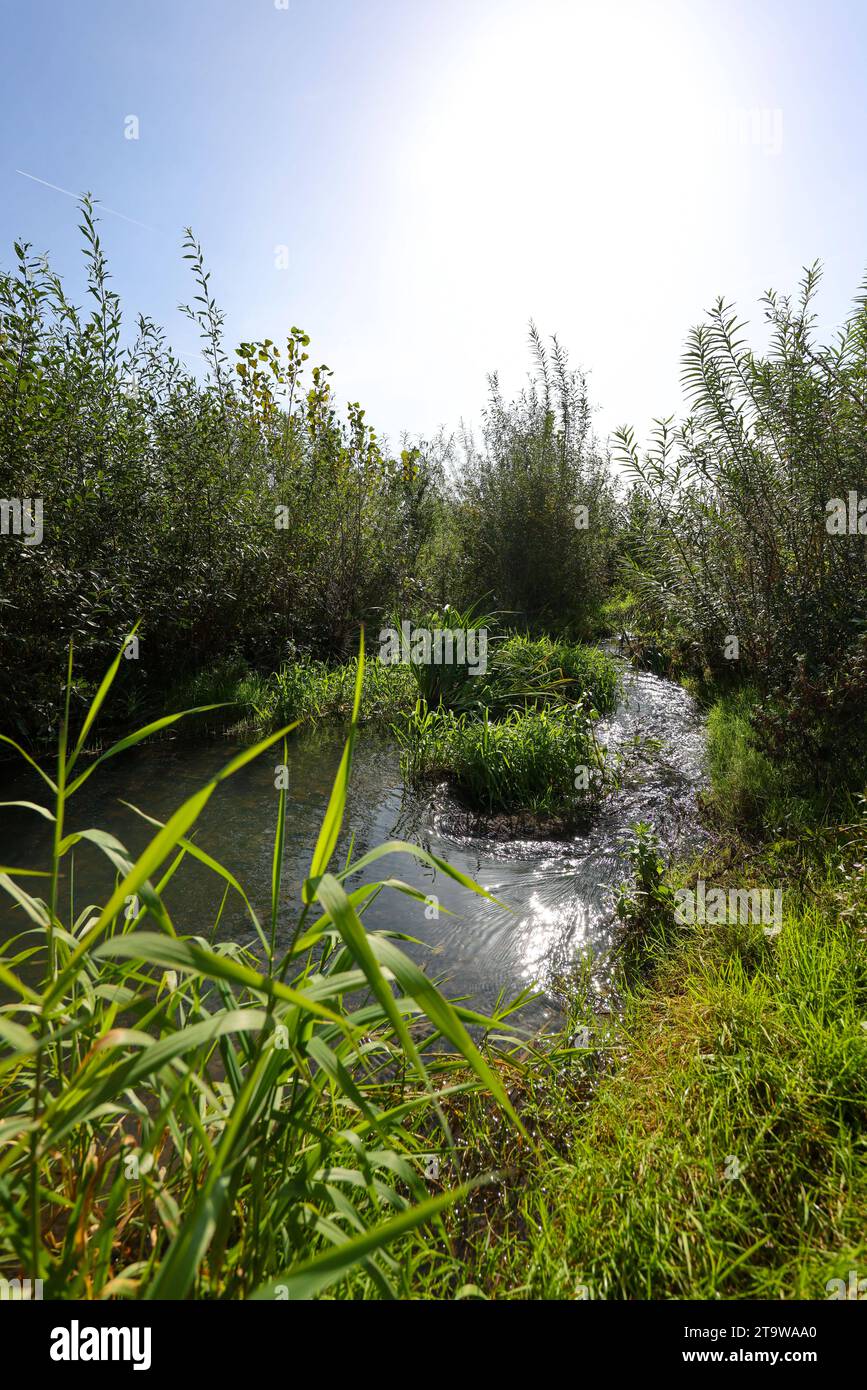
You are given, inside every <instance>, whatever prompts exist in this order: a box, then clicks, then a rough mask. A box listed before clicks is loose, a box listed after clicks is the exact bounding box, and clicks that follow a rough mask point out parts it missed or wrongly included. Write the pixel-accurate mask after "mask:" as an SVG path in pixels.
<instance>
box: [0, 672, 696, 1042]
mask: <svg viewBox="0 0 867 1390" xmlns="http://www.w3.org/2000/svg"><path fill="white" fill-rule="evenodd" d="M620 664H621V666H622V677H623V697H622V699H621V702H620V704H619V707H618V709H617V711H616V712H615V713H614V714H613V715H612V716H610V717H609V718H606V719H603V720H601V721H600V722H599V724H598V725H597V730H596V732H597V738H598V739H599V741H600V742H601V743H604V744H606V745H607V747H608V748H609V749H610V750H611V751H612V752H618V751H619V752H620V753H622V754H623V755H624V757H625V760H626V762H625V767H626V773H625V777H624V781H623V785H622V786H621V787H620V788H619V789H618V790H616V791H614V792H612V793H610V794H609V795H608V797H607V798H606V800H605V802H604V803H603V807H602V811H601V814H600V816H599V817H598V819H597V821H596V822H595V824H594V825H593V827H592V829H591V830H590V831H589V832H588V833H585V834H581V835H576V836H574V837H573V838H569V839H565V840H563V839H561V840H557V841H540V840H527V841H522V840H507V841H504V840H500V841H496V840H492V839H489V838H486V837H484V836H483V835H473V834H461V833H457V832H456V831H455V829H454V827H455V825H456V823H459V819H458V818H456V817H455V815H454V806H453V803H452V801H451V798H450V797H449V794H448V791H447V789H446V788H445V787H431V788H429V789H427V790H425V791H424V792H423V793H421V794H418V793H415V792H412V791H410V790H409V789H407V788H405V787H404V784H403V781H402V778H401V775H400V766H399V756H398V751H397V749H396V748H395V746H394V743H393V741H392V740H391V739H390V738H389V737H388V735H386V734H383V733H382V732H380V731H374V730H372V729H362V730H360V732H359V736H358V739H357V742H356V751H355V760H354V765H353V772H352V782H351V787H350V796H349V804H348V811H347V816H346V820H345V823H344V827H343V831H342V833H341V837H340V841H339V845H338V853H337V859H338V861H339V863H340V864H341V865H342V863H343V861H344V860H345V857H346V854H347V851H348V850H349V846H350V841H352V845H353V857H354V858H358V857H360V856H361V854H363V853H364V852H365V851H366V850H368V849H372V848H373V847H374V846H375V845H377V844H379V843H381V842H382V841H384V840H388V839H392V838H399V839H405V840H409V841H411V842H412V843H414V844H418V845H421V846H423V847H424V848H425V849H427V850H429V851H430V852H432V853H433V854H435V855H437V856H438V857H439V858H442V859H446V860H448V861H449V862H450V863H451V864H452V865H454V866H455V867H456V868H459V869H461V870H463V871H464V872H465V873H467V874H469V875H470V876H471V877H472V878H474V879H475V880H476V881H477V882H478V883H481V884H482V885H484V887H486V888H487V889H488V890H489V892H491V893H493V894H494V895H495V896H496V897H497V898H498V899H499V900H500V901H501V902H502V903H503V904H505V905H506V907H505V908H499V907H497V906H495V905H494V904H492V903H490V902H488V901H486V900H485V899H482V898H479V897H477V896H475V895H472V894H470V893H469V892H467V891H466V890H465V889H463V888H461V887H460V886H459V885H457V884H455V883H454V882H453V881H452V880H451V879H449V878H447V877H446V876H445V875H443V874H442V873H441V872H439V871H437V870H434V869H432V868H430V867H428V866H427V865H425V864H423V863H421V862H420V861H419V860H417V859H415V858H413V857H412V856H410V855H407V854H401V855H388V856H386V857H384V858H383V859H381V860H378V861H377V862H376V863H375V864H373V865H372V866H371V867H370V868H369V869H368V870H367V871H365V874H364V876H365V877H366V878H368V879H370V880H375V879H380V878H385V877H388V876H389V875H393V876H394V877H396V878H400V879H402V880H404V881H405V882H408V883H410V884H412V885H413V886H414V887H416V888H419V889H421V891H422V892H424V893H425V894H426V895H428V896H433V895H435V897H436V898H437V899H438V904H439V915H438V916H437V915H435V913H434V912H433V910H432V909H431V908H430V907H429V908H428V910H427V912H426V911H425V907H424V905H423V904H422V903H419V902H416V901H414V900H412V899H410V898H408V897H406V895H404V894H400V893H395V892H392V891H387V892H384V893H381V894H380V895H379V896H378V898H377V899H376V900H375V901H374V902H373V904H372V905H371V906H370V908H369V910H368V911H367V912H366V913H365V922H366V924H367V926H368V928H369V929H373V930H376V929H383V928H391V929H396V930H400V931H402V932H406V933H407V934H409V935H410V936H413V937H416V938H417V939H418V942H419V944H417V945H413V944H411V945H409V946H407V948H406V949H407V950H408V951H409V953H410V954H412V955H413V956H414V957H415V959H416V960H417V961H418V962H419V964H421V965H423V967H424V968H425V970H426V971H427V973H428V974H429V975H430V976H431V978H433V979H435V980H436V981H437V982H438V983H440V984H441V985H442V986H443V988H444V989H445V990H446V992H447V993H448V995H449V997H451V998H462V999H466V1000H467V1001H468V1002H469V1003H471V1005H472V1006H473V1007H475V1008H477V1009H480V1010H481V1011H483V1012H487V1011H489V1010H490V1009H491V1008H492V1007H493V1006H494V1004H495V1003H496V1001H497V1000H498V999H499V998H502V999H511V998H513V997H514V996H515V995H516V994H518V993H519V992H520V991H522V990H526V989H528V988H532V990H533V991H534V992H535V993H536V997H535V998H534V1000H533V1002H532V1003H530V1004H529V1005H526V1006H525V1007H524V1009H523V1011H522V1014H521V1023H522V1024H523V1025H524V1026H532V1027H542V1026H545V1025H546V1024H548V1023H550V1022H551V1021H552V1020H555V1019H556V1018H557V1016H558V1014H559V1005H558V994H559V984H558V982H561V981H562V980H563V979H564V978H568V977H569V975H570V972H574V970H575V967H576V964H577V963H578V962H579V961H582V960H584V961H586V962H587V965H588V969H589V976H590V980H591V988H592V990H593V992H594V993H595V994H596V995H597V996H598V997H602V998H604V996H605V993H606V990H607V989H608V987H609V980H610V970H611V955H612V946H613V945H614V944H615V942H616V936H617V923H616V917H615V914H614V910H613V893H612V887H613V885H615V884H616V883H618V882H619V881H620V880H621V879H623V878H624V877H626V874H627V869H626V865H625V863H624V859H623V854H622V842H623V840H624V837H625V836H627V835H628V832H629V829H630V827H631V826H632V825H633V824H634V823H635V822H636V821H649V822H652V823H653V825H654V826H655V828H656V831H657V834H658V836H659V839H660V842H661V844H662V846H663V848H664V850H665V851H666V852H667V853H668V854H674V855H676V854H680V853H686V852H689V851H690V850H691V849H693V848H695V847H697V846H698V844H699V843H700V842H701V838H702V831H701V828H700V826H699V823H698V818H697V812H696V804H695V802H696V792H697V791H698V790H699V789H700V787H701V786H702V784H703V781H704V759H705V726H704V720H703V717H702V715H701V714H700V712H699V710H698V708H697V706H696V705H695V702H694V701H693V700H692V698H691V697H690V696H689V694H687V692H686V691H684V690H683V689H682V688H681V687H680V686H678V685H676V684H674V683H673V682H671V681H668V680H665V679H663V678H662V677H660V676H656V675H653V674H651V673H650V672H647V671H637V670H634V669H632V668H631V667H629V666H627V665H625V664H623V663H620ZM343 739H344V735H343V733H342V732H341V731H339V730H335V729H333V728H325V727H320V728H312V729H309V730H306V731H303V730H299V733H298V734H297V735H295V736H293V739H292V740H291V741H290V746H289V763H288V768H289V791H288V804H287V817H286V852H285V859H284V893H283V897H282V901H281V911H280V918H279V923H278V943H281V944H286V943H287V942H288V940H289V938H290V936H291V934H292V931H293V928H294V925H295V922H296V921H297V914H298V911H299V904H300V886H301V882H302V880H303V878H304V877H305V875H306V874H307V872H308V870H309V864H310V857H311V853H312V847H313V846H314V845H315V843H316V837H317V835H318V832H319V826H320V823H321V819H322V815H323V812H324V809H325V806H326V804H327V799H328V795H329V792H330V789H331V783H332V780H333V777H334V774H335V772H336V769H337V765H338V762H339V759H340V754H341V751H342V747H343ZM648 740H649V741H650V742H649V743H648V742H647V741H648ZM236 747H240V745H237V746H236V745H234V744H233V743H232V742H231V741H228V740H225V739H222V740H214V741H207V742H201V743H199V742H190V741H187V740H177V741H174V742H169V741H165V742H161V743H154V744H153V745H152V746H149V747H148V746H144V747H142V748H139V749H135V750H133V751H131V752H130V753H128V754H125V755H122V756H121V757H118V758H117V759H112V760H110V761H109V762H108V763H106V764H105V766H104V767H101V768H100V769H98V770H97V772H95V773H94V775H93V777H92V778H91V779H90V780H89V781H88V782H87V783H86V784H85V786H84V787H83V788H82V789H81V791H80V792H79V793H77V795H76V796H75V798H74V800H73V801H72V802H71V804H70V806H69V807H68V812H67V816H68V823H67V830H68V831H71V830H73V829H84V828H91V827H98V828H100V829H103V830H108V831H110V832H111V833H112V834H114V835H115V836H117V838H118V839H119V840H120V841H121V842H122V843H123V844H124V845H125V846H126V848H127V849H128V851H129V852H130V853H132V854H137V853H139V852H140V851H141V850H142V849H143V848H144V846H145V845H146V844H147V842H148V840H149V838H150V836H151V835H152V834H153V830H152V828H151V827H150V826H148V825H147V823H146V822H145V821H143V820H142V819H141V818H140V817H139V816H137V815H136V814H135V813H134V812H133V811H132V810H130V809H129V808H128V807H127V806H125V805H123V804H122V801H121V798H122V799H123V801H126V802H130V803H132V804H134V805H135V806H137V807H138V808H139V809H140V810H142V811H144V812H145V813H147V814H148V815H151V816H154V817H156V818H158V819H160V820H166V819H167V818H168V817H169V815H170V814H171V813H172V812H173V811H174V810H175V809H176V808H177V806H179V805H180V803H181V802H182V801H183V800H184V799H185V798H186V797H187V796H189V795H191V794H192V793H193V792H194V791H195V790H196V789H198V788H199V787H201V786H202V785H203V784H204V783H205V782H206V781H207V780H208V779H209V778H210V777H212V776H213V774H214V773H215V772H216V771H217V770H218V769H219V768H220V767H221V766H223V765H224V764H225V763H226V762H228V760H229V758H230V757H231V756H232V753H233V752H234V751H236ZM278 748H279V745H278ZM636 750H638V751H636ZM281 756H282V754H281V753H280V752H279V751H277V750H276V749H275V750H272V751H269V753H268V754H266V755H265V756H264V757H263V758H260V759H258V760H257V761H256V762H254V763H252V764H251V765H250V766H249V767H247V768H245V769H243V770H242V771H241V772H240V773H238V774H236V775H235V776H234V777H233V778H231V779H230V780H229V781H227V782H226V783H224V784H223V785H222V786H221V787H220V788H219V789H218V790H217V792H216V793H215V794H214V796H213V797H212V799H211V801H210V802H209V803H208V805H207V806H206V807H205V810H204V812H203V814H202V815H201V817H200V819H199V821H198V823H197V830H196V841H197V843H198V844H199V845H200V846H201V847H202V848H203V849H205V850H207V852H208V853H209V854H210V855H212V856H213V857H215V858H216V859H218V860H219V861H220V862H221V863H222V864H223V865H225V866H226V867H227V868H228V869H230V870H231V872H232V873H233V874H234V875H235V876H236V878H237V879H238V880H239V882H240V883H241V884H242V885H243V887H244V888H245V891H246V892H247V894H248V896H249V898H250V900H251V902H252V903H253V906H254V907H255V909H256V911H257V913H258V914H259V917H260V920H261V921H263V922H267V920H268V918H269V903H270V877H271V855H272V849H273V840H274V826H275V818H276V810H277V792H276V791H275V787H274V764H275V763H276V762H278V761H279V760H280V757H281ZM10 772H11V769H10V768H9V767H7V768H6V773H7V776H6V778H5V781H4V786H3V794H2V799H3V800H12V799H28V800H34V801H41V800H42V799H43V798H42V795H41V792H42V791H47V789H46V788H44V785H43V784H42V783H41V782H40V781H39V780H38V779H37V777H36V775H35V773H31V772H29V771H28V770H24V771H23V772H21V773H19V772H18V771H17V769H15V770H14V776H10ZM50 834H51V827H50V826H49V824H48V823H47V822H46V821H44V820H43V819H42V818H40V817H38V816H37V815H36V814H34V813H33V812H30V811H26V810H18V809H15V810H9V809H5V810H0V835H2V840H0V844H2V850H0V860H2V862H3V863H5V864H12V865H15V866H16V867H28V868H30V867H32V868H36V867H45V866H46V863H47V852H48V850H49V847H50ZM36 882H38V881H34V880H31V885H30V886H31V888H34V889H35V884H36ZM351 882H352V886H353V887H354V886H357V884H358V883H359V882H361V879H360V878H359V879H353V880H352V881H351ZM113 883H114V871H113V869H112V868H111V866H110V864H109V863H108V861H107V860H106V859H105V858H104V857H103V855H102V854H101V853H100V852H99V851H98V850H97V849H96V848H95V847H93V846H90V845H82V846H80V847H79V849H78V850H77V851H76V857H75V864H74V872H73V881H70V877H69V875H68V874H67V875H66V877H65V878H64V880H63V885H62V897H61V901H62V902H63V901H66V902H67V903H68V902H69V901H70V895H71V897H72V901H73V903H74V908H75V913H76V914H78V913H79V912H81V911H82V909H83V908H84V907H85V905H86V904H89V903H101V902H104V901H105V899H106V896H107V894H108V893H109V892H110V890H111V888H112V887H113ZM25 886H26V883H25ZM223 888H224V884H223V881H222V880H221V879H219V878H217V876H216V875H214V874H213V873H212V872H210V871H209V870H208V869H206V868H205V867H204V866H202V865H201V864H198V863H196V862H194V861H192V860H188V861H187V862H186V863H185V864H184V865H183V867H182V869H181V871H180V872H179V874H178V875H177V876H176V878H175V879H174V880H173V882H172V883H171V884H170V885H169V888H168V890H167V892H166V903H167V906H168V908H169V911H170V912H171V914H172V919H173V921H174V924H175V928H176V930H177V931H178V932H179V933H182V934H184V933H195V934H198V935H201V936H204V937H208V936H209V935H210V933H211V931H212V929H214V927H215V924H216V936H217V938H222V939H225V938H234V939H236V940H239V941H243V942H245V943H249V944H251V945H254V944H255V941H256V939H255V934H254V931H253V928H252V926H251V924H250V921H249V918H248V917H247V916H246V915H245V912H244V910H243V905H242V904H240V903H239V901H238V899H237V897H236V896H235V895H232V897H231V898H230V899H228V900H227V902H226V904H225V906H224V908H223V912H222V915H220V904H221V900H222V897H223ZM35 891H38V889H35ZM63 895H65V898H64V896H63ZM233 899H234V900H233ZM444 909H448V911H445V910H444ZM450 913H451V914H453V915H449V914H450ZM67 920H68V917H67ZM26 926H27V923H26V920H25V918H24V917H23V914H22V913H20V912H19V911H15V912H13V911H12V910H11V909H10V906H9V899H8V898H7V897H6V896H5V895H3V897H2V899H0V939H8V938H9V937H10V936H11V935H13V934H14V933H15V932H20V931H22V930H23V929H25V927H26Z"/></svg>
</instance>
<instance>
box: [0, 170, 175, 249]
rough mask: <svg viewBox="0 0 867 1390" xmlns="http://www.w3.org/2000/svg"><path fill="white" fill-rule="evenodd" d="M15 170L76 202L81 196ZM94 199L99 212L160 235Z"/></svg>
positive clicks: (145, 224) (32, 175)
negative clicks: (107, 213)
mask: <svg viewBox="0 0 867 1390" xmlns="http://www.w3.org/2000/svg"><path fill="white" fill-rule="evenodd" d="M15 172H16V174H20V175H21V177H22V178H23V179H32V180H33V182H34V183H41V184H42V186H43V188H53V189H54V192H55V193H64V194H65V195H66V197H67V198H74V199H75V201H76V202H78V200H79V198H80V197H81V195H80V194H79V193H70V191H69V189H68V188H61V187H60V186H59V185H58V184H56V183H49V182H48V180H47V179H39V178H37V177H36V175H35V174H28V173H27V170H26V169H16V170H15ZM94 201H95V203H96V204H97V206H98V207H99V210H100V212H110V213H111V215H112V217H119V218H120V219H121V221H123V222H131V223H132V225H133V226H134V227H143V228H144V230H145V231H146V232H156V234H157V236H159V235H160V234H159V232H157V229H156V227H150V226H148V224H147V222H139V221H138V219H137V218H135V217H127V215H126V213H125V212H118V211H117V208H110V207H107V206H106V204H105V203H102V202H100V201H99V199H98V198H96V199H95V200H94Z"/></svg>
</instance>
